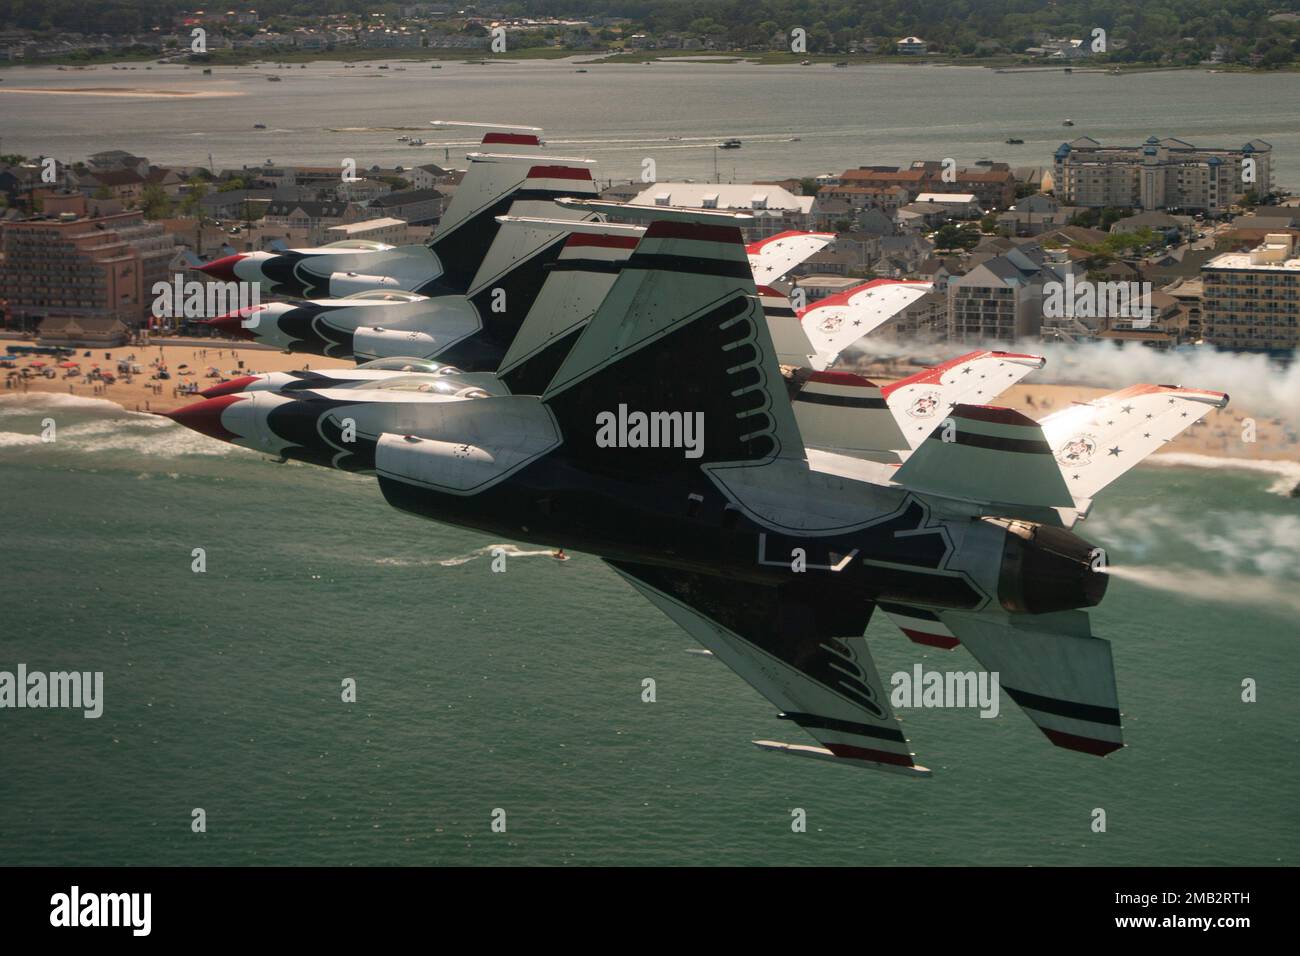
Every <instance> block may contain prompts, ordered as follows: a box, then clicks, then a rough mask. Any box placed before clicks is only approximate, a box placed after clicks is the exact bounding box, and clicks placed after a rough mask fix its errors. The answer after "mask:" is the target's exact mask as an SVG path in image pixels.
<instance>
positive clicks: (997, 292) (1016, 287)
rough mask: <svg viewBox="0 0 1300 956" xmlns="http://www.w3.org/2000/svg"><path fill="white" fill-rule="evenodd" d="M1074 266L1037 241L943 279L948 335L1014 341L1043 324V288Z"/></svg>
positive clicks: (974, 340) (964, 339) (972, 341)
mask: <svg viewBox="0 0 1300 956" xmlns="http://www.w3.org/2000/svg"><path fill="white" fill-rule="evenodd" d="M1071 271H1075V268H1074V267H1073V266H1071V265H1070V264H1069V263H1068V261H1067V262H1053V261H1049V258H1048V256H1047V253H1046V252H1044V250H1043V249H1042V248H1040V247H1039V246H1036V245H1026V246H1021V247H1019V248H1012V249H1010V250H1008V251H1007V252H1006V253H1005V254H1004V255H1000V256H996V257H994V258H991V259H986V260H985V261H983V262H981V263H980V264H979V265H977V266H975V267H974V268H972V269H971V270H970V271H969V272H967V273H966V274H965V275H963V276H958V277H954V278H951V279H949V280H948V338H949V339H951V340H952V341H954V342H961V343H965V344H970V345H977V344H979V343H981V342H1007V343H1010V342H1015V341H1016V340H1017V339H1021V338H1029V337H1036V336H1038V335H1039V334H1040V333H1041V332H1042V329H1043V287H1044V285H1045V284H1046V283H1047V282H1051V281H1056V282H1064V281H1065V276H1066V274H1067V273H1069V272H1071Z"/></svg>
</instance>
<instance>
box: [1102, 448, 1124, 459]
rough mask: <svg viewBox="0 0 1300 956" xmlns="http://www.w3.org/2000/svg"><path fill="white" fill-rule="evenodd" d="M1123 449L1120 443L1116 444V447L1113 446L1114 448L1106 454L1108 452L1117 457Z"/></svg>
mask: <svg viewBox="0 0 1300 956" xmlns="http://www.w3.org/2000/svg"><path fill="white" fill-rule="evenodd" d="M1122 450H1123V449H1121V448H1120V447H1119V446H1118V445H1116V446H1115V447H1114V448H1112V449H1111V450H1110V451H1108V452H1107V453H1106V454H1108V455H1114V456H1115V457H1116V458H1118V457H1119V453H1120V452H1121V451H1122Z"/></svg>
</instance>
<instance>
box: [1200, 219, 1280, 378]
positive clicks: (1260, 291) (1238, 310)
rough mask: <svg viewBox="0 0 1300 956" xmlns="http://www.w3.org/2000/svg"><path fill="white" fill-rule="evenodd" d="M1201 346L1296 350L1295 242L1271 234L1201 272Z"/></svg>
mask: <svg viewBox="0 0 1300 956" xmlns="http://www.w3.org/2000/svg"><path fill="white" fill-rule="evenodd" d="M1201 281H1202V287H1203V292H1202V300H1201V302H1202V305H1201V322H1202V333H1203V335H1204V338H1205V341H1207V342H1210V343H1212V344H1214V345H1217V346H1219V347H1221V348H1228V349H1242V350H1246V351H1269V352H1272V351H1287V350H1293V349H1295V348H1296V347H1297V346H1300V331H1298V329H1300V326H1298V323H1300V239H1297V237H1296V236H1295V235H1292V234H1290V233H1274V234H1271V235H1269V236H1267V237H1265V239H1264V242H1263V243H1261V244H1260V245H1259V246H1257V247H1255V248H1254V249H1252V250H1250V251H1249V252H1229V253H1225V254H1224V255H1221V256H1216V257H1214V258H1213V259H1211V260H1210V261H1209V262H1207V263H1206V264H1205V265H1204V266H1203V267H1202V269H1201Z"/></svg>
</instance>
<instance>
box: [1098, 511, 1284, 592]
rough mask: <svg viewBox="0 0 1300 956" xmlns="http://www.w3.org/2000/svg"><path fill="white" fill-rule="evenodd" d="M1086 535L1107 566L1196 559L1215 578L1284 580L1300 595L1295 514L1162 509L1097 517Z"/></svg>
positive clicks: (1103, 514)
mask: <svg viewBox="0 0 1300 956" xmlns="http://www.w3.org/2000/svg"><path fill="white" fill-rule="evenodd" d="M1087 525H1088V528H1087V531H1088V534H1089V535H1090V536H1091V537H1093V538H1096V540H1098V541H1101V542H1105V547H1106V551H1107V552H1108V553H1109V554H1110V555H1111V562H1112V565H1111V566H1112V567H1116V566H1120V567H1127V566H1129V565H1128V562H1144V561H1148V560H1161V556H1164V555H1169V554H1197V555H1199V559H1200V561H1201V563H1202V564H1204V565H1205V566H1207V567H1208V568H1209V569H1210V570H1211V571H1213V573H1214V574H1215V576H1216V577H1232V576H1244V573H1245V572H1250V573H1254V574H1256V575H1260V576H1262V577H1271V578H1283V579H1286V581H1285V582H1284V583H1285V586H1286V587H1287V588H1290V589H1292V590H1300V515H1296V514H1280V515H1270V514H1259V513H1257V512H1253V511H1232V512H1224V511H1215V512H1213V513H1205V512H1200V513H1194V514H1187V513H1183V512H1178V511H1174V510H1172V509H1169V508H1166V507H1164V506H1162V505H1150V506H1147V507H1143V508H1137V509H1134V510H1132V511H1129V512H1127V513H1123V514H1117V513H1115V512H1102V513H1101V514H1098V515H1096V516H1094V517H1092V518H1089V519H1088V521H1087Z"/></svg>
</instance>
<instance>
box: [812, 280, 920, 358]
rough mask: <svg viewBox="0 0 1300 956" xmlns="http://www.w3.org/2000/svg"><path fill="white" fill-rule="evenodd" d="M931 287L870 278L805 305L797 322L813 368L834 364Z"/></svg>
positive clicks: (907, 281)
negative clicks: (812, 355)
mask: <svg viewBox="0 0 1300 956" xmlns="http://www.w3.org/2000/svg"><path fill="white" fill-rule="evenodd" d="M933 287H934V285H933V283H930V282H918V281H913V280H900V279H872V280H871V281H869V282H864V283H863V284H862V285H859V286H854V287H853V288H852V289H848V290H847V291H844V292H840V293H837V294H835V295H830V296H827V297H826V298H824V299H819V300H818V301H817V302H814V303H813V304H812V305H810V306H808V307H807V308H806V309H804V310H803V311H802V312H800V313H799V320H800V321H801V322H802V323H803V327H804V331H805V332H807V333H808V338H809V339H811V340H812V344H813V345H814V346H815V347H816V349H817V361H816V363H815V366H816V367H817V368H827V367H829V366H831V365H834V364H835V361H836V359H838V358H839V357H840V353H842V352H844V351H845V350H847V349H848V348H849V347H850V346H852V345H853V343H855V342H857V341H858V339H860V338H862V337H863V336H864V335H869V334H870V333H871V332H874V331H875V330H876V329H878V328H879V327H880V326H882V325H884V324H885V323H886V322H888V321H889V320H890V319H892V318H893V317H894V316H896V315H898V314H899V313H900V312H904V311H906V310H907V308H908V307H909V306H910V305H912V304H913V303H914V302H916V300H917V299H920V298H921V297H922V296H924V295H925V294H926V293H928V292H929V291H930V290H931V289H932V288H933Z"/></svg>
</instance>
